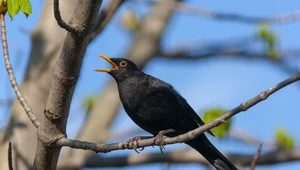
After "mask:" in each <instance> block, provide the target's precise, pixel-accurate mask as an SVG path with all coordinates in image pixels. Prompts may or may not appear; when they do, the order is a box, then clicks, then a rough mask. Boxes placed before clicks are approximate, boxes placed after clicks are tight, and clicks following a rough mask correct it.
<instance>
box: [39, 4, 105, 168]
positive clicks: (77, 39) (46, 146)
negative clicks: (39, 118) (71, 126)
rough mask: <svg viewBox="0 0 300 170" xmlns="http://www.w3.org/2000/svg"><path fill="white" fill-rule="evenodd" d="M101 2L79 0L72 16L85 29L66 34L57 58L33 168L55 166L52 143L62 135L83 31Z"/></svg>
mask: <svg viewBox="0 0 300 170" xmlns="http://www.w3.org/2000/svg"><path fill="white" fill-rule="evenodd" d="M101 4H102V1H99V0H85V1H79V2H78V4H77V6H76V9H75V10H74V13H73V15H72V17H71V20H70V23H74V24H75V23H76V30H83V32H84V33H83V34H67V36H66V38H65V41H64V45H63V49H62V51H61V53H60V56H59V58H58V60H57V62H56V65H55V69H54V75H53V78H52V85H51V88H50V92H49V97H48V99H47V104H46V108H45V111H44V114H45V116H44V119H43V123H42V124H41V126H40V128H39V129H38V142H37V148H36V153H35V160H34V168H35V169H56V166H57V161H58V157H59V153H60V149H61V148H60V147H52V144H53V143H55V142H56V140H58V139H59V138H61V137H63V136H65V133H66V126H67V119H68V116H69V109H70V105H71V101H72V97H73V93H74V89H75V86H76V83H77V80H78V77H79V72H80V68H81V64H82V60H83V57H84V54H85V51H86V48H87V45H88V38H89V36H88V35H87V34H85V31H87V32H88V31H91V29H92V26H93V24H94V22H95V19H96V17H97V15H98V12H99V9H100V6H101Z"/></svg>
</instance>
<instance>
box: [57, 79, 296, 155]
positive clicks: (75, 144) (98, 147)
mask: <svg viewBox="0 0 300 170" xmlns="http://www.w3.org/2000/svg"><path fill="white" fill-rule="evenodd" d="M298 80H300V73H298V74H296V75H295V76H292V77H290V78H288V79H286V80H284V81H282V82H280V83H279V84H277V85H275V86H273V87H271V88H269V89H268V90H266V91H263V92H261V93H260V94H258V95H257V96H255V97H253V98H252V99H250V100H248V101H246V102H244V103H242V104H240V105H239V106H238V107H236V108H234V109H233V110H231V111H229V112H227V113H225V114H224V115H222V116H220V117H218V118H216V119H214V120H213V121H211V122H209V123H207V124H205V125H203V126H200V127H199V128H197V129H194V130H192V131H189V132H187V133H185V134H182V135H179V136H176V137H173V138H165V139H163V140H162V144H164V145H166V144H174V143H182V142H185V141H188V140H191V139H194V138H195V137H197V136H199V135H200V134H202V133H204V132H205V131H207V130H209V129H211V128H214V127H216V126H219V125H221V124H223V123H225V122H226V120H227V119H229V118H230V117H232V116H234V115H236V114H238V113H240V112H242V111H246V110H247V109H249V108H250V107H252V106H254V105H256V104H257V103H259V102H261V101H263V100H265V99H267V98H268V97H269V96H270V95H272V94H273V93H275V92H276V91H278V90H280V89H282V88H284V87H285V86H287V85H289V84H292V83H294V82H296V81H298ZM56 145H57V146H68V147H71V148H76V149H87V150H93V151H95V152H110V151H113V150H121V149H134V148H143V147H146V146H154V145H156V144H155V140H154V138H151V139H145V140H141V141H139V146H133V144H131V143H128V142H120V143H112V144H95V143H91V142H83V141H78V140H72V139H67V138H65V137H62V138H61V139H59V140H58V141H57V142H56Z"/></svg>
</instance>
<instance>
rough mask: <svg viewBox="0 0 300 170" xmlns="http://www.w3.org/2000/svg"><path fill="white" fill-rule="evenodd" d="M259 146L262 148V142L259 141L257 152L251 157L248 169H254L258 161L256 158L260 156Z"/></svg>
mask: <svg viewBox="0 0 300 170" xmlns="http://www.w3.org/2000/svg"><path fill="white" fill-rule="evenodd" d="M261 148H262V144H261V143H260V144H259V146H258V149H257V152H256V154H255V156H254V157H253V160H252V162H251V166H250V170H254V169H255V166H256V164H257V161H258V159H259V157H260V152H261Z"/></svg>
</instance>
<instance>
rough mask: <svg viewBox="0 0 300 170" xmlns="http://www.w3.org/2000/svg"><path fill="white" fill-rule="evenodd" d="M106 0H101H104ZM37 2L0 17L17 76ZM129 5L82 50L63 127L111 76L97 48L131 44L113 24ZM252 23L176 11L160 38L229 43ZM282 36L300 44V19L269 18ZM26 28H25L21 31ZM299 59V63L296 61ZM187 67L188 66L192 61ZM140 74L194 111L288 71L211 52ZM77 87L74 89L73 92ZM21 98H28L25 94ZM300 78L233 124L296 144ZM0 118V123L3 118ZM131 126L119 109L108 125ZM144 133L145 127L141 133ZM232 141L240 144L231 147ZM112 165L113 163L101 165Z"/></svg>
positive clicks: (253, 6)
mask: <svg viewBox="0 0 300 170" xmlns="http://www.w3.org/2000/svg"><path fill="white" fill-rule="evenodd" d="M104 2H107V1H104ZM187 3H189V4H192V5H195V6H199V7H202V8H205V9H210V10H214V11H219V12H229V13H237V14H243V15H249V16H274V15H279V14H285V13H288V12H292V11H295V10H297V9H298V6H299V3H298V2H297V1H296V0H291V1H289V3H286V2H285V1H277V0H275V1H271V0H268V1H259V0H254V1H238V0H232V1H216V0H213V1H197V0H189V1H187ZM42 5H43V1H32V6H33V15H31V16H30V17H29V18H26V17H25V16H24V15H22V14H20V15H18V16H16V18H15V19H14V20H12V21H11V20H10V18H9V17H6V22H7V30H8V31H7V32H8V43H9V47H10V48H9V50H10V57H11V60H12V63H13V68H14V70H15V73H16V77H17V80H18V82H20V81H21V80H22V75H23V71H24V66H25V65H26V63H27V58H28V55H29V50H30V34H29V33H30V31H31V30H32V29H33V28H34V27H35V25H36V23H37V21H38V18H39V14H40V11H41V8H42ZM126 7H128V5H127V6H126V5H125V6H123V7H122V8H121V10H119V12H118V13H117V14H116V16H115V17H114V19H113V20H112V21H111V22H110V24H109V25H108V27H107V28H106V29H105V30H104V31H103V33H102V35H100V36H99V37H98V38H97V39H96V40H95V41H93V42H92V43H91V44H90V46H89V47H88V48H87V51H86V56H85V59H84V62H83V67H82V72H81V76H80V79H79V82H78V84H77V87H76V91H75V95H74V99H73V103H72V106H73V107H72V109H71V113H70V117H69V126H68V133H69V134H75V129H77V128H78V127H79V125H80V124H81V123H82V118H83V115H84V114H83V113H82V112H83V110H82V109H80V107H81V105H82V101H83V98H84V97H85V96H88V95H92V94H95V93H98V92H100V91H101V90H102V89H103V88H104V87H105V85H106V83H107V82H108V81H109V80H110V79H111V77H110V76H109V75H108V74H104V73H102V74H101V73H95V72H94V71H93V70H94V69H96V68H102V67H107V66H108V64H107V63H106V62H105V61H104V60H101V59H99V57H97V54H99V53H103V54H106V55H109V56H111V57H122V54H123V53H124V52H126V49H127V48H128V47H129V45H130V42H131V40H132V37H131V36H130V35H129V34H128V32H126V31H124V30H123V29H122V28H120V26H119V17H120V16H121V15H122V12H124V10H126V9H127V8H126ZM136 9H137V10H138V11H139V12H141V13H146V12H147V11H148V9H147V7H146V6H144V5H139V6H138V7H137V8H136ZM257 28H258V26H257V25H251V24H244V23H239V22H228V21H216V20H211V19H207V18H202V17H199V16H193V15H190V14H184V13H179V12H178V13H176V14H175V15H174V17H173V19H172V20H171V22H170V25H169V26H168V28H167V30H166V35H165V37H164V39H163V41H162V45H163V48H164V49H167V50H171V49H174V48H175V47H177V46H180V45H188V44H190V43H191V42H193V43H194V42H199V43H202V42H211V43H213V42H215V41H216V42H219V41H222V42H224V41H225V42H226V41H228V42H230V40H231V38H233V37H245V36H251V35H253V34H254V33H255V32H256V31H257ZM270 28H271V29H272V31H273V32H274V33H275V34H276V36H277V37H278V38H279V40H280V44H279V47H281V48H297V47H300V41H299V40H298V38H295V37H297V36H295V35H298V32H297V31H299V30H300V23H299V22H294V23H288V24H275V25H272V26H271V27H270ZM21 29H22V30H24V29H25V30H27V31H28V33H24V32H22V31H20V30H21ZM298 63H299V62H298ZM3 66H4V64H3V60H0V69H1V70H2V71H0V78H1V83H0V99H3V98H10V97H13V96H14V94H13V93H12V91H11V90H8V89H10V86H9V84H8V78H7V76H6V72H4V67H3ZM191 66H192V67H191ZM144 71H145V72H146V73H148V74H151V75H153V76H156V77H158V78H160V79H162V80H164V81H166V82H169V83H170V84H172V85H173V86H174V87H175V88H176V89H177V90H178V91H179V92H180V94H182V95H183V96H184V97H185V98H186V99H187V101H188V102H189V103H190V105H191V106H192V107H193V108H194V109H195V110H196V111H197V112H199V113H201V111H203V110H204V109H206V108H209V107H212V106H220V107H224V108H228V109H232V108H234V107H236V106H237V105H238V104H240V103H241V102H244V101H246V100H248V99H250V98H251V97H254V96H255V95H257V94H258V93H260V92H261V91H263V90H266V89H267V88H269V87H271V86H273V85H275V84H276V83H278V82H280V81H282V80H284V79H286V78H288V77H290V76H291V75H289V74H287V73H286V72H284V71H282V70H280V69H278V67H276V66H274V65H272V64H270V63H266V62H262V61H261V60H246V59H243V58H241V59H236V58H234V59H230V58H222V57H218V58H212V59H206V60H199V61H182V60H181V61H170V60H164V59H154V60H151V61H150V62H149V64H148V65H147V66H146V68H145V70H144ZM79 89H80V90H79ZM25 97H26V96H25ZM298 101H300V83H297V84H293V85H291V86H288V87H287V88H285V89H283V90H281V91H279V92H277V93H275V94H274V95H272V96H271V97H270V98H268V99H267V100H266V101H264V102H262V103H259V104H258V105H256V106H254V107H253V108H251V109H249V110H248V111H246V112H243V113H240V114H239V115H237V116H235V118H234V124H233V127H235V128H239V129H242V130H245V131H247V132H249V133H250V134H253V135H254V136H255V137H257V138H258V139H261V140H263V141H271V140H272V139H273V137H274V131H275V130H276V129H277V128H278V127H283V128H285V129H286V130H287V131H288V132H289V133H290V134H291V135H293V136H294V138H295V141H296V146H298V147H299V136H300V135H299V130H298V129H299V127H298V126H297V125H298V121H299V110H300V107H299V103H298ZM0 111H1V113H0V122H1V123H0V124H1V127H3V126H2V125H3V124H4V123H5V122H6V121H7V120H8V116H9V115H8V112H9V110H8V108H5V107H2V106H1V108H0ZM2 122H3V123H2ZM124 127H128V128H132V127H136V125H135V124H134V123H133V122H132V121H131V120H130V119H129V118H128V117H127V115H126V113H124V111H123V109H121V111H120V115H119V117H118V118H117V119H116V120H115V122H114V124H113V127H112V128H113V129H114V130H116V131H117V130H118V129H123V128H124ZM145 134H146V133H145ZM212 142H213V143H214V144H216V146H217V147H218V148H220V150H224V151H233V152H236V151H240V152H241V153H255V151H256V148H255V147H249V146H246V145H242V144H239V143H235V142H233V141H229V140H226V141H217V140H215V139H212ZM183 146H184V145H183V144H177V145H172V146H168V147H167V149H168V150H172V149H176V148H178V147H183ZM237 146H238V147H237ZM154 151H155V152H158V149H157V148H155V149H154V150H153V149H152V148H147V149H146V150H145V151H144V152H154ZM133 152H134V151H116V152H112V153H109V154H106V156H113V155H123V154H128V153H131V154H132V153H133ZM165 166H166V165H165V164H154V165H149V166H136V167H130V168H124V169H128V170H129V169H141V168H143V169H162V168H164V167H165ZM184 167H189V168H191V169H200V166H199V165H197V164H191V165H173V166H172V169H174V170H175V169H176V170H177V169H182V168H184ZM299 168H300V163H299V162H294V163H285V164H278V165H274V166H272V167H269V166H268V167H258V168H257V170H266V169H274V170H288V169H299ZM107 169H115V168H107Z"/></svg>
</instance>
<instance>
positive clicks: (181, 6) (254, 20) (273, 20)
mask: <svg viewBox="0 0 300 170" xmlns="http://www.w3.org/2000/svg"><path fill="white" fill-rule="evenodd" d="M136 1H145V0H136ZM156 1H157V0H156ZM149 3H153V2H152V1H151V2H149ZM170 5H171V6H172V7H173V9H175V10H177V11H179V12H183V13H187V14H192V15H197V16H202V17H206V18H211V19H215V20H225V21H235V22H242V23H246V24H259V23H267V24H283V23H288V22H293V21H297V20H299V19H300V11H299V10H297V11H294V12H290V13H287V14H281V15H277V16H271V17H251V16H245V15H241V14H234V13H221V12H215V11H210V10H207V9H202V8H199V7H195V6H192V5H189V4H186V3H182V2H176V3H172V4H170Z"/></svg>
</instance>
